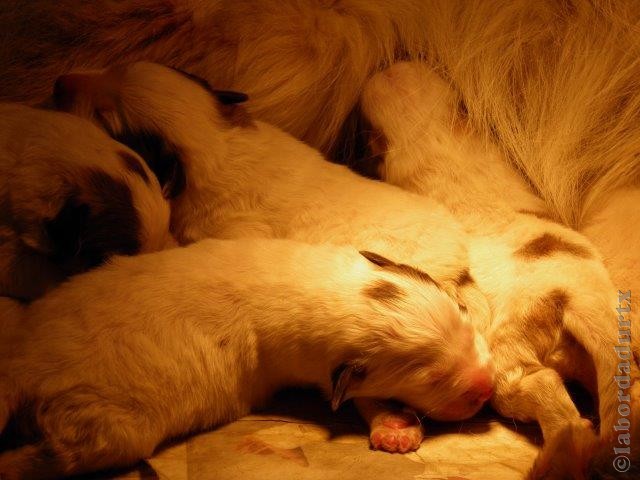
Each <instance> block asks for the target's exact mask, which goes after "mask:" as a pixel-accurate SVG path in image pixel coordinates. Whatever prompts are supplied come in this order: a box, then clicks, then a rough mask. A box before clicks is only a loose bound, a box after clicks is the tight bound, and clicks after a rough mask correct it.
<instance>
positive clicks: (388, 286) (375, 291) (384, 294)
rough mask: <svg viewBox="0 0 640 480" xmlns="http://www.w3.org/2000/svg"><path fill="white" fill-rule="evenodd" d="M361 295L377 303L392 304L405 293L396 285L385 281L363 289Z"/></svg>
mask: <svg viewBox="0 0 640 480" xmlns="http://www.w3.org/2000/svg"><path fill="white" fill-rule="evenodd" d="M362 293H363V294H364V295H365V296H367V297H369V298H372V299H374V300H378V301H379V302H385V303H386V302H394V301H396V300H399V299H401V298H402V297H403V296H404V295H405V292H404V291H403V290H402V289H401V288H400V287H399V286H397V285H396V284H394V283H391V282H388V281H386V280H377V281H375V282H373V283H372V284H371V285H369V286H367V287H365V288H364V289H363V290H362Z"/></svg>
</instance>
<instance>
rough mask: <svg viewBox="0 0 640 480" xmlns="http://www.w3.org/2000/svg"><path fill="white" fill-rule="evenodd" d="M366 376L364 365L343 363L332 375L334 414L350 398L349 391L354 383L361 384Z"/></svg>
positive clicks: (332, 406) (332, 408) (332, 405)
mask: <svg viewBox="0 0 640 480" xmlns="http://www.w3.org/2000/svg"><path fill="white" fill-rule="evenodd" d="M365 376H366V370H365V368H364V366H363V365H361V364H359V363H357V362H347V363H341V364H340V365H338V367H337V368H336V369H335V370H334V371H333V373H332V374H331V382H332V393H331V410H333V411H334V412H335V411H336V410H337V409H338V407H340V405H341V404H342V402H344V401H345V400H346V399H347V398H349V397H348V393H349V390H350V389H351V388H352V387H353V386H354V383H356V382H360V381H362V380H363V379H364V377H365Z"/></svg>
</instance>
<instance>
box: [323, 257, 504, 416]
mask: <svg viewBox="0 0 640 480" xmlns="http://www.w3.org/2000/svg"><path fill="white" fill-rule="evenodd" d="M363 254H364V255H365V256H367V258H369V259H370V260H372V261H373V262H374V263H375V264H376V265H377V267H378V270H377V271H376V272H374V273H375V275H376V277H377V278H376V279H375V280H372V281H371V282H370V283H369V284H368V285H367V286H366V287H365V289H364V290H363V292H362V295H363V297H364V298H365V300H366V301H367V302H368V303H369V305H370V306H371V307H372V308H373V309H374V310H376V311H377V312H379V314H380V317H379V319H378V320H376V319H369V320H370V321H369V323H367V325H366V327H365V328H363V329H364V330H366V332H364V333H363V335H362V337H359V340H357V341H354V343H353V345H352V346H353V347H354V354H353V355H354V356H353V358H350V359H347V360H346V361H342V362H340V363H339V364H338V366H337V367H336V369H335V370H334V372H333V378H332V381H333V395H332V404H333V407H334V408H337V406H338V405H339V404H340V402H341V401H342V400H344V399H346V398H351V397H377V398H395V399H396V400H400V401H402V402H404V403H406V404H408V405H410V406H411V407H413V408H415V409H416V410H418V411H420V412H422V413H424V414H426V415H427V416H429V417H431V418H434V419H437V420H460V419H464V418H468V417H471V416H472V415H474V414H475V413H476V412H477V411H478V410H479V409H480V408H481V407H482V405H483V404H484V403H485V401H486V400H488V399H489V398H490V396H491V395H492V393H493V386H494V377H495V371H494V366H493V363H492V361H491V358H490V355H489V352H488V347H487V344H486V342H485V340H484V338H483V337H482V336H481V335H479V334H477V333H476V331H475V329H474V327H473V325H472V324H471V322H470V320H469V319H468V318H467V315H466V311H465V309H464V308H463V307H460V306H459V305H457V304H456V303H455V302H454V301H452V300H451V298H450V297H449V296H448V295H446V294H445V293H444V292H443V291H442V290H441V289H440V287H439V285H438V283H437V282H435V281H434V280H433V279H431V278H430V277H429V275H428V274H426V273H425V272H421V271H419V270H417V269H415V268H413V267H410V266H407V265H402V264H397V263H394V262H392V261H390V260H388V259H385V258H383V257H380V256H379V255H376V254H371V253H369V252H363Z"/></svg>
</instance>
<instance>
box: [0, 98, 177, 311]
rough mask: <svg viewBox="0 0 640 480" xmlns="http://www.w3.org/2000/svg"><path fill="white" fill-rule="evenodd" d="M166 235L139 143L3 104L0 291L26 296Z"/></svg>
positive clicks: (163, 208)
mask: <svg viewBox="0 0 640 480" xmlns="http://www.w3.org/2000/svg"><path fill="white" fill-rule="evenodd" d="M172 243H173V240H172V238H171V235H170V234H169V205H168V203H167V202H166V200H164V199H163V197H162V193H161V191H160V186H159V184H158V181H157V179H156V178H155V176H154V175H153V173H152V172H151V170H149V168H148V167H147V166H146V165H145V163H144V162H143V161H142V159H141V158H140V157H139V156H138V155H137V154H136V153H134V152H133V151H131V150H130V149H129V148H127V147H126V146H124V145H122V144H120V143H118V142H115V141H114V140H113V139H111V138H109V137H108V136H107V135H105V134H104V132H102V131H100V129H98V128H96V127H95V126H94V125H92V124H91V123H90V122H87V121H84V120H82V119H80V118H77V117H75V116H72V115H68V114H65V113H60V112H49V111H43V110H36V109H33V108H29V107H25V106H20V105H13V104H0V295H4V296H11V297H14V298H18V299H21V300H32V299H34V298H36V297H38V296H40V295H42V294H43V293H44V292H45V291H46V290H48V289H49V288H51V287H52V286H53V285H55V284H57V283H58V282H60V281H61V280H63V279H64V278H66V277H67V276H69V275H72V274H74V273H78V272H81V271H84V270H87V269H89V268H91V267H94V266H96V265H99V264H100V263H102V262H103V261H104V260H105V259H106V258H107V257H109V256H110V255H112V254H121V255H133V254H136V253H140V252H151V251H155V250H160V249H162V248H163V247H164V246H165V245H167V244H172Z"/></svg>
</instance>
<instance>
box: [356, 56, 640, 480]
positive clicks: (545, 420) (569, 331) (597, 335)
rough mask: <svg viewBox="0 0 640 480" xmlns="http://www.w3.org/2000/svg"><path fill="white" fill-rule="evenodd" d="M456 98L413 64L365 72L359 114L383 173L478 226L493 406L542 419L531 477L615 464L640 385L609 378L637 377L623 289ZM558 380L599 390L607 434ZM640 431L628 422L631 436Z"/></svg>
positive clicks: (477, 265) (475, 258)
mask: <svg viewBox="0 0 640 480" xmlns="http://www.w3.org/2000/svg"><path fill="white" fill-rule="evenodd" d="M454 99H455V95H454V94H453V92H452V90H451V88H450V87H449V86H448V85H447V84H446V83H445V82H444V81H443V80H442V79H441V78H440V77H438V75H436V74H435V73H434V72H433V71H432V70H431V69H430V68H429V67H428V66H427V65H426V64H422V63H418V62H414V63H400V64H396V65H394V66H392V67H390V68H389V69H387V70H386V71H384V72H382V73H380V74H378V75H376V76H374V77H373V78H372V79H371V80H370V81H369V83H368V84H367V87H366V88H365V91H364V94H363V97H362V102H361V103H362V112H363V114H364V116H365V117H366V119H367V121H368V122H369V123H370V124H371V127H372V130H371V131H372V132H373V134H372V135H373V136H372V140H375V141H372V142H371V145H372V148H373V149H374V150H378V151H377V152H374V153H377V154H378V155H380V158H381V160H382V163H381V164H380V166H379V172H380V174H381V177H382V178H383V179H384V180H385V181H387V182H390V183H393V184H395V185H399V186H402V187H403V188H406V189H408V190H411V191H415V192H418V193H422V194H424V195H426V196H428V197H430V198H432V199H437V200H439V201H442V202H443V203H445V204H446V205H447V206H449V208H450V209H451V210H452V211H453V212H454V214H455V215H456V217H457V218H458V219H459V220H460V221H461V222H462V223H463V224H464V225H465V227H466V228H467V230H468V231H469V232H470V233H471V235H472V237H471V238H472V239H471V248H470V258H471V273H472V275H473V277H474V278H475V279H476V281H477V282H478V286H479V287H480V288H481V289H482V290H483V291H484V293H485V294H486V295H487V298H488V299H489V301H490V304H491V307H492V311H493V313H494V318H493V320H492V324H491V326H490V327H489V328H488V329H486V330H485V333H486V336H487V340H488V342H489V347H490V350H491V352H492V354H493V356H494V361H495V362H496V369H497V387H496V392H495V394H494V396H493V398H492V404H493V405H494V407H495V408H496V409H497V410H498V412H500V413H501V414H502V415H505V416H508V417H513V418H516V419H519V420H523V421H531V420H535V421H537V422H539V423H540V426H541V427H542V431H543V434H544V439H545V446H544V448H543V450H542V452H541V454H540V456H539V458H538V460H537V462H536V464H535V465H534V468H533V470H532V472H531V476H532V477H534V478H586V475H587V469H588V468H598V469H599V468H604V467H606V468H608V469H610V468H611V461H610V460H611V458H612V457H613V448H612V447H613V446H615V445H617V440H618V435H619V434H620V423H619V420H620V418H622V417H623V415H622V414H621V413H620V412H621V411H625V410H626V408H629V412H630V414H631V418H632V420H634V421H635V422H638V421H640V419H639V418H638V416H640V395H639V394H640V390H638V388H640V384H635V385H634V386H632V387H629V385H628V384H627V385H626V386H621V384H620V383H618V382H616V379H615V378H614V377H616V376H618V377H620V378H621V377H627V380H628V381H629V380H630V381H634V380H635V379H637V378H638V377H639V372H638V368H637V367H636V365H635V363H634V362H633V359H632V358H630V357H631V355H630V351H631V347H630V342H629V341H628V340H629V337H630V335H629V329H628V327H627V328H626V329H621V327H619V324H618V313H617V312H616V307H618V300H619V299H618V292H617V291H616V290H615V289H614V287H613V285H612V283H611V280H610V279H609V276H608V274H607V271H606V269H605V268H604V266H603V264H602V259H601V257H600V255H599V253H598V252H597V250H596V249H595V248H594V247H593V246H592V245H591V244H590V243H589V241H588V240H587V239H586V238H585V237H584V236H582V235H581V234H579V233H577V232H575V231H573V230H570V229H568V228H566V227H564V226H561V225H559V224H557V223H555V222H553V221H552V220H551V219H550V218H549V216H548V213H547V211H546V208H545V205H544V203H543V202H542V200H541V199H539V198H538V197H536V196H535V195H534V194H533V193H532V192H531V189H530V187H529V186H528V185H527V184H526V182H525V181H524V180H523V179H522V178H521V177H520V176H519V174H518V172H517V171H515V170H514V169H513V168H512V167H511V166H510V165H509V164H508V163H507V162H506V161H505V159H504V158H503V156H502V155H501V154H500V152H499V151H498V150H497V149H496V148H495V147H492V146H490V145H489V146H487V145H485V144H484V143H483V142H482V141H481V140H480V139H479V138H478V137H477V136H476V135H474V133H473V132H472V131H471V130H470V129H468V128H467V126H466V125H465V123H464V119H461V117H460V114H459V113H460V112H459V111H458V109H457V107H458V105H457V103H456V102H455V101H454ZM623 342H624V343H623ZM614 347H619V348H620V349H621V350H620V352H619V353H622V350H624V355H621V356H619V355H618V354H617V351H616V350H615V349H614ZM563 379H575V380H578V381H580V382H581V383H583V384H584V385H585V386H586V387H587V388H589V389H590V390H591V391H592V392H593V393H594V395H595V397H596V399H597V401H598V404H599V416H600V439H601V440H600V441H598V440H597V439H596V437H595V434H594V431H593V429H592V426H591V425H590V422H588V421H586V420H585V419H582V418H581V416H580V413H579V412H578V410H577V408H576V407H575V405H574V403H573V402H572V400H571V398H570V397H569V394H568V393H567V390H566V388H565V386H564V385H563ZM627 395H628V396H627ZM623 402H625V405H626V406H627V407H625V410H620V409H619V407H620V405H621V404H622V403H623ZM629 412H627V414H626V416H628V415H629ZM627 427H628V425H627ZM639 432H640V425H634V426H632V436H633V435H635V434H637V433H639ZM622 433H623V434H624V433H625V432H622ZM626 433H629V432H626ZM596 451H599V453H598V460H597V462H592V456H593V455H594V454H595V452H596ZM636 455H637V453H636ZM605 458H608V459H609V460H606V459H605ZM639 458H640V456H639ZM590 463H592V464H591V465H590ZM594 463H595V464H594Z"/></svg>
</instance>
